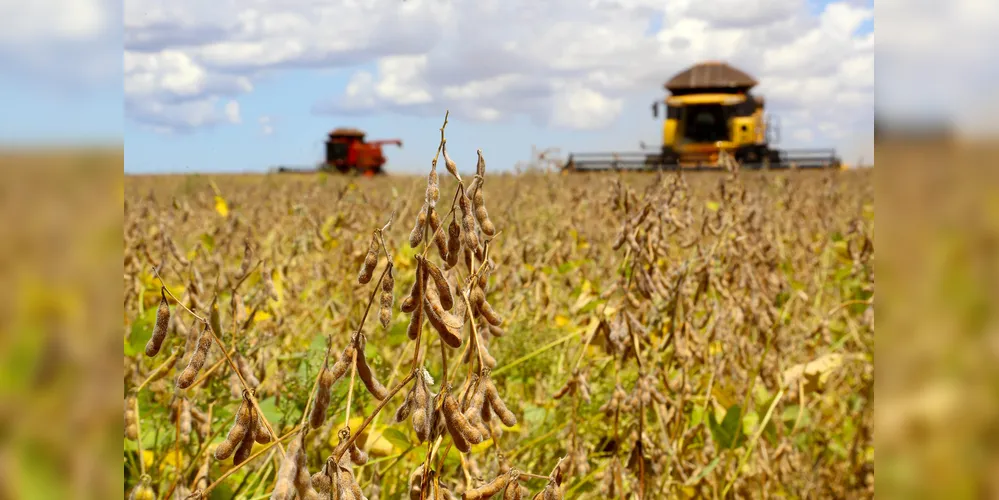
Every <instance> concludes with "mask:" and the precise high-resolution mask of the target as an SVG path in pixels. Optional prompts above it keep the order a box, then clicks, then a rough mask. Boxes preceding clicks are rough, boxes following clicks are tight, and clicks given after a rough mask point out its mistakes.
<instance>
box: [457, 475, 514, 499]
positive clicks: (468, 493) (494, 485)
mask: <svg viewBox="0 0 999 500" xmlns="http://www.w3.org/2000/svg"><path fill="white" fill-rule="evenodd" d="M512 475H513V472H511V473H507V474H500V475H499V476H496V477H495V478H493V480H492V481H489V482H488V483H486V484H483V485H482V486H479V487H478V488H472V489H469V490H465V496H464V498H465V500H479V499H480V498H489V497H491V496H493V495H495V494H497V493H499V492H500V491H502V490H503V488H506V485H507V484H510V477H511V476H512Z"/></svg>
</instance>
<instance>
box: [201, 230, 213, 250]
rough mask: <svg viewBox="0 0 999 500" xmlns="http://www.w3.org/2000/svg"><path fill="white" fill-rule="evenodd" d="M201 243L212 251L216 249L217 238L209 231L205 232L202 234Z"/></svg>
mask: <svg viewBox="0 0 999 500" xmlns="http://www.w3.org/2000/svg"><path fill="white" fill-rule="evenodd" d="M201 244H202V245H204V247H205V250H208V251H209V252H211V251H212V250H214V249H215V238H214V237H213V236H212V235H210V234H208V233H203V234H202V235H201Z"/></svg>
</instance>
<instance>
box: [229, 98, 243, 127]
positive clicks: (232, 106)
mask: <svg viewBox="0 0 999 500" xmlns="http://www.w3.org/2000/svg"><path fill="white" fill-rule="evenodd" d="M225 118H226V120H228V121H229V123H241V122H242V121H243V120H242V119H241V118H240V116H239V103H238V102H236V101H229V102H227V103H225Z"/></svg>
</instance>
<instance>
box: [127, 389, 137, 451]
mask: <svg viewBox="0 0 999 500" xmlns="http://www.w3.org/2000/svg"><path fill="white" fill-rule="evenodd" d="M136 405H138V399H137V398H136V397H135V394H134V393H131V392H130V393H129V394H128V396H127V397H126V398H125V437H126V438H128V440H129V441H135V440H137V439H139V414H138V413H137V412H136V410H135V408H136Z"/></svg>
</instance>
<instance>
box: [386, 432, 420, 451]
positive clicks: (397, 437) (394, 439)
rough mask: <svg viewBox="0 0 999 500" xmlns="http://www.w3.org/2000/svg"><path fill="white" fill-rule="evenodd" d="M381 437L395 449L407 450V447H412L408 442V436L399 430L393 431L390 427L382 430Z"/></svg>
mask: <svg viewBox="0 0 999 500" xmlns="http://www.w3.org/2000/svg"><path fill="white" fill-rule="evenodd" d="M382 437H384V438H385V439H387V440H388V442H390V443H392V445H394V446H395V447H397V448H399V449H402V450H406V449H409V447H410V446H412V445H413V444H412V442H411V441H410V440H409V436H407V435H405V434H404V433H403V432H402V431H400V430H399V429H395V428H392V427H387V428H385V429H382Z"/></svg>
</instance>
